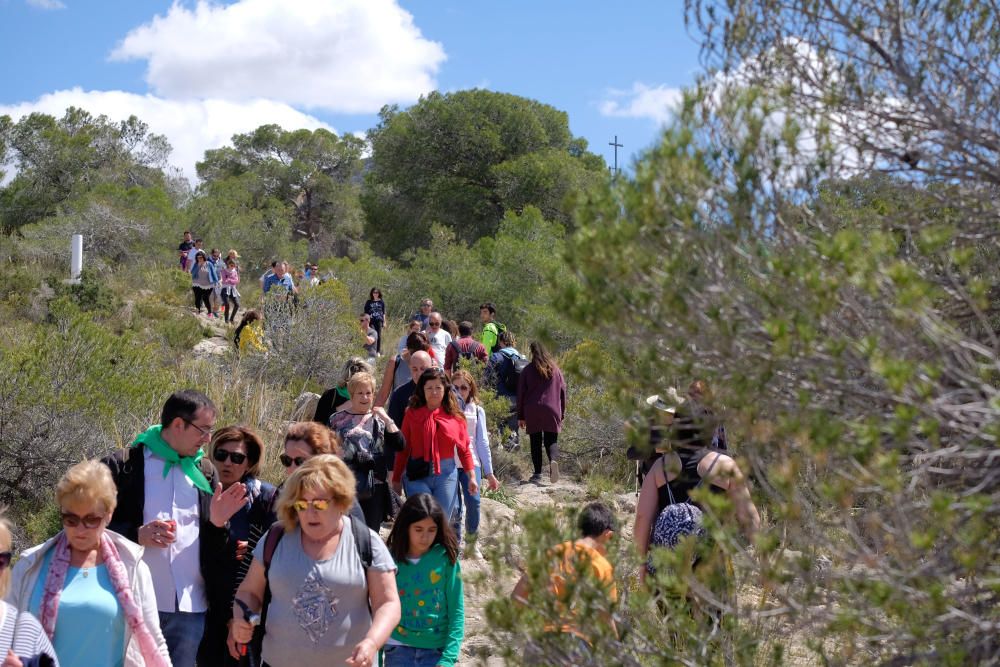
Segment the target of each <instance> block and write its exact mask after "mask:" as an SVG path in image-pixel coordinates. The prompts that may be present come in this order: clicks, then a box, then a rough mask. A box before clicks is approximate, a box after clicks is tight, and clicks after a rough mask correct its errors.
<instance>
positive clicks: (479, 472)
mask: <svg viewBox="0 0 1000 667" xmlns="http://www.w3.org/2000/svg"><path fill="white" fill-rule="evenodd" d="M451 381H452V382H453V383H454V384H453V386H454V390H455V393H456V394H458V397H459V398H460V399H462V404H463V405H464V406H465V407H464V409H463V412H464V414H465V424H466V428H467V429H468V431H469V442H470V447H469V449H470V450H471V451H472V462H473V464H474V465H475V472H474V473H472V474H470V472H469V471H468V470H466V469H465V468H462V469H460V470H459V471H458V485H459V488H460V493H459V496H458V509H457V511H456V512H455V516H453V517H452V528H454V530H455V535H456V537H458V539H459V541H460V542H461V539H462V520H461V519H462V516H461V515H462V512H461V509H462V504H463V503H464V504H465V529H466V531H468V535H467V536H466V542H467V543H468V544H469V545H471V555H472V556H473V557H474V558H482V557H483V553H482V551H481V550H480V548H479V545H478V544H476V535H477V534H478V532H479V518H480V511H479V505H480V498H479V494H478V493H470V492H469V481H470V480H473V479H474V480H476V483H477V484H479V485H480V487H481V486H482V484H483V479H484V478H485V479H486V483H487V485H488V486H489V488H490V489H492V490H494V491H496V490H497V489H499V488H500V480H499V479H497V478H496V476H495V475H494V474H493V452H492V451H491V450H490V437H489V424H488V423H487V422H486V411H485V410H483V406H481V405H480V404H479V387H478V386H476V380H475V378H473V377H472V373H470V372H469V371H467V370H465V369H459V370H457V371H455V372H454V373H453V374H452V376H451Z"/></svg>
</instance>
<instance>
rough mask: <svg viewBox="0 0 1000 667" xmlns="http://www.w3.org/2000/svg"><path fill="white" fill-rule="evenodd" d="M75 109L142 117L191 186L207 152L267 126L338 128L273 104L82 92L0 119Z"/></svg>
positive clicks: (18, 108) (25, 106)
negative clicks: (164, 140) (163, 138)
mask: <svg viewBox="0 0 1000 667" xmlns="http://www.w3.org/2000/svg"><path fill="white" fill-rule="evenodd" d="M70 106H76V107H80V108H81V109H85V110H87V111H89V112H90V113H92V114H94V115H95V116H99V115H102V114H103V115H105V116H107V117H108V118H110V119H111V120H115V121H117V120H125V119H126V118H128V117H129V116H130V115H133V114H134V115H136V116H138V117H139V119H140V120H142V121H143V122H145V123H146V124H147V125H149V129H150V131H151V132H155V133H156V134H163V135H165V136H166V137H167V139H168V140H169V141H170V145H171V146H173V149H174V150H173V152H172V153H171V156H170V162H171V164H173V165H174V166H177V167H179V168H180V169H181V170H182V171H183V173H184V175H185V176H187V177H188V179H189V180H191V182H192V183H193V182H195V181H196V178H197V177H196V175H195V168H194V165H195V162H197V161H198V160H201V159H203V158H204V153H205V150H206V149H209V148H219V147H220V146H223V145H228V144H229V143H230V139H231V138H232V135H234V134H238V133H241V132H249V131H251V130H254V129H256V128H258V127H260V126H261V125H265V124H267V123H276V124H278V125H280V126H281V127H283V128H285V129H288V130H297V129H301V128H305V129H310V130H314V129H316V128H320V127H323V128H326V129H328V130H332V129H333V128H331V127H329V126H328V125H326V124H325V123H323V122H322V121H320V120H318V119H316V118H314V117H312V116H309V115H307V114H304V113H302V112H301V111H297V110H296V109H293V108H292V107H290V106H288V105H287V104H283V103H281V102H273V101H270V100H262V99H257V100H250V101H247V102H243V103H234V102H230V101H227V100H218V99H207V100H189V101H178V100H167V99H163V98H160V97H156V96H154V95H137V94H135V93H127V92H122V91H84V90H82V89H80V88H73V89H71V90H60V91H57V92H54V93H49V94H46V95H43V96H41V97H40V98H38V99H37V100H35V101H34V102H23V103H20V104H14V105H7V106H4V105H0V116H3V115H9V116H11V117H12V118H13V119H14V120H15V121H16V120H17V119H18V118H20V117H22V116H26V115H28V114H30V113H33V112H36V111H37V112H41V113H46V114H49V115H51V116H55V117H56V118H60V117H62V115H63V113H65V111H66V108H67V107H70ZM8 175H10V174H8Z"/></svg>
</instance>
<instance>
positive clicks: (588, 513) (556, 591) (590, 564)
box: [512, 502, 618, 664]
mask: <svg viewBox="0 0 1000 667" xmlns="http://www.w3.org/2000/svg"><path fill="white" fill-rule="evenodd" d="M577 525H578V526H579V528H580V534H581V537H580V539H578V540H575V541H573V542H563V543H562V544H559V545H557V546H556V547H554V548H553V549H552V550H550V552H549V554H550V555H551V557H552V559H553V563H552V567H551V569H550V570H549V585H548V586H547V591H546V592H547V593H548V594H549V595H551V596H552V598H554V600H555V606H556V609H557V611H558V616H559V618H560V622H559V625H558V626H557V625H554V624H550V625H547V626H546V627H545V633H546V634H545V637H544V638H543V646H533V645H529V646H528V647H527V648H526V650H525V655H524V661H525V664H552V662H551V658H552V657H553V656H551V655H546V653H547V651H545V645H548V644H552V646H550V647H549V648H550V649H553V650H554V651H555V652H556V654H557V655H558V654H565V652H567V651H569V652H571V653H573V654H574V655H578V654H579V657H580V658H583V657H584V655H589V654H590V642H589V641H588V639H587V636H586V635H585V634H584V633H583V632H582V631H581V630H580V629H579V628H578V627H577V624H576V617H577V613H578V612H577V608H578V607H580V604H579V603H577V601H578V600H580V598H585V596H586V595H587V594H588V592H589V593H590V594H591V595H593V590H594V585H596V588H597V590H598V591H600V593H601V594H604V595H607V599H608V602H609V603H611V604H613V603H615V602H616V601H617V599H618V592H617V590H616V588H615V579H614V567H613V566H612V565H611V563H610V561H608V559H607V544H608V542H610V541H611V538H612V537H613V536H614V534H615V532H617V530H618V519H617V518H616V517H615V514H614V512H613V511H612V510H611V508H610V507H608V506H607V505H605V504H604V503H600V502H595V503H590V504H589V505H587V506H586V507H584V508H583V510H582V511H581V512H580V517H579V519H578V523H577ZM582 579H589V580H590V581H589V582H585V581H583V580H582ZM587 584H589V586H588V585H587ZM530 595H531V586H530V581H529V576H528V574H527V573H525V574H524V575H522V576H521V579H520V580H519V581H518V582H517V585H515V586H514V591H513V593H512V597H513V599H514V601H515V602H517V603H519V604H524V605H527V604H529V602H528V599H529V597H530ZM582 603H583V604H584V605H587V604H588V603H589V604H591V605H592V604H593V603H594V600H586V599H583V600H582ZM602 617H603V620H604V621H605V622H607V623H608V624H609V625H610V627H611V631H612V632H614V633H615V635H617V630H616V628H615V625H614V619H613V618H612V617H611V614H610V613H609V612H604V613H602Z"/></svg>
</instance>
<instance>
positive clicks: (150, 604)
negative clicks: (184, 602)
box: [7, 530, 170, 667]
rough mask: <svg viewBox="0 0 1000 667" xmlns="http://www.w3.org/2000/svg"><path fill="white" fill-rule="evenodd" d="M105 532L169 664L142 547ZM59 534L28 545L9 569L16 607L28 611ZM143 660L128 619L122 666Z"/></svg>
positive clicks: (135, 666) (10, 598)
mask: <svg viewBox="0 0 1000 667" xmlns="http://www.w3.org/2000/svg"><path fill="white" fill-rule="evenodd" d="M105 533H106V534H107V535H108V537H110V538H111V541H112V542H114V545H115V546H116V547H117V548H118V555H119V556H120V557H121V559H122V565H124V566H125V571H126V572H128V577H129V581H130V582H131V588H132V594H133V595H134V596H135V601H136V604H138V605H139V608H140V609H141V610H142V618H143V620H144V621H145V623H146V628H147V629H148V630H149V633H150V634H151V635H152V636H153V640H154V641H155V642H156V647H157V649H158V650H159V653H160V655H162V656H163V658H164V660H166V661H167V664H168V665H169V664H170V654H169V653H168V652H167V642H166V641H165V640H164V639H163V633H162V632H160V616H159V614H158V613H157V610H156V594H155V593H154V592H153V578H152V576H150V574H149V567H148V566H147V565H146V564H145V563H144V562H142V552H143V548H142V547H141V546H139V545H138V544H136V543H135V542H132V541H130V540H128V539H126V538H124V537H122V536H121V535H119V534H118V533H116V532H114V531H112V530H105ZM58 537H59V535H56V536H55V537H53V538H52V539H50V540H49V541H47V542H44V543H43V544H39V545H38V546H36V547H32V548H30V549H28V550H27V551H25V552H24V553H23V554H21V558H20V559H19V560H18V561H17V563H16V564H15V565H14V569H13V570H12V571H11V587H10V590H9V591H8V592H7V602H9V603H10V604H12V605H14V606H15V607H17V608H18V610H19V611H28V605H29V604H30V603H31V594H32V593H33V592H34V591H35V586H36V584H37V583H38V577H39V576H42V574H43V573H42V572H41V569H42V562H43V561H44V560H45V554H46V553H48V552H49V550H50V549H52V548H53V547H54V546H55V544H56V539H57V538H58ZM123 613H124V612H123ZM145 664H146V662H145V661H144V660H143V659H142V651H141V650H140V649H139V639H138V638H137V637H135V636H134V635H133V634H132V630H131V629H130V628H129V626H128V623H125V667H145Z"/></svg>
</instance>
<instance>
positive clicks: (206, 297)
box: [191, 285, 212, 313]
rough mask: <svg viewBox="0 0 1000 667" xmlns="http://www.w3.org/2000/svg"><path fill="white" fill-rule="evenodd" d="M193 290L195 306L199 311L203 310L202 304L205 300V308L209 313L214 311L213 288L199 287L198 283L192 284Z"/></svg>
mask: <svg viewBox="0 0 1000 667" xmlns="http://www.w3.org/2000/svg"><path fill="white" fill-rule="evenodd" d="M191 291H192V292H194V307H195V310H197V311H198V312H199V313H200V312H201V304H202V302H204V304H205V310H207V311H208V312H209V313H211V312H212V288H211V287H198V286H197V285H192V286H191Z"/></svg>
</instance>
